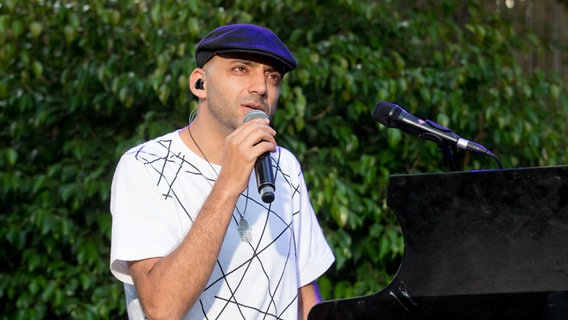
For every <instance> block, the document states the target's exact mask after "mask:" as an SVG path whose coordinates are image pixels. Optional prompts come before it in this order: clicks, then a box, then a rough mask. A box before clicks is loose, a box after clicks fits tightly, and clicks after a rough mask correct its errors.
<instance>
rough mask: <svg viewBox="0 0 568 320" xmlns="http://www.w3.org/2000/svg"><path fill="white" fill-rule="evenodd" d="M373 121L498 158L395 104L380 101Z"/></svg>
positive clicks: (427, 138)
mask: <svg viewBox="0 0 568 320" xmlns="http://www.w3.org/2000/svg"><path fill="white" fill-rule="evenodd" d="M373 119H375V121H378V122H380V123H381V124H383V125H384V126H386V127H391V128H400V129H403V130H407V131H410V132H412V133H415V134H417V135H418V136H419V137H420V138H422V139H425V140H430V141H434V142H436V143H437V144H438V145H440V144H442V145H450V146H456V147H458V148H460V149H463V150H466V151H470V152H473V153H477V154H481V155H487V156H490V157H493V158H496V156H495V155H494V154H493V153H492V152H491V151H489V150H488V149H487V148H485V147H484V146H482V145H480V144H479V143H476V142H473V141H469V140H467V139H464V138H462V137H460V136H458V135H457V134H455V133H453V132H452V130H450V129H448V128H446V127H444V126H442V125H439V124H437V123H436V122H434V121H431V120H422V119H420V118H417V117H415V116H413V115H412V114H410V113H408V112H407V111H406V110H404V109H402V108H401V107H399V106H398V105H396V104H394V103H390V102H385V101H379V102H378V103H377V105H376V106H375V110H373Z"/></svg>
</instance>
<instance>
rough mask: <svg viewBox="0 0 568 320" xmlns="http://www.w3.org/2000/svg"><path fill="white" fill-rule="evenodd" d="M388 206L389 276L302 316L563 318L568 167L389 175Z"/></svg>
mask: <svg viewBox="0 0 568 320" xmlns="http://www.w3.org/2000/svg"><path fill="white" fill-rule="evenodd" d="M388 204H389V207H390V208H391V209H392V210H393V211H394V213H395V214H396V216H397V218H398V220H399V222H400V225H401V228H402V230H403V234H404V240H405V253H404V257H403V260H402V263H401V267H400V269H399V272H398V273H397V275H396V276H395V278H394V279H393V281H392V282H391V283H390V284H389V285H388V286H387V287H386V288H385V289H384V290H382V291H380V292H378V293H376V294H373V295H369V296H365V297H358V298H351V299H343V300H334V301H326V302H323V303H321V304H319V305H317V306H315V307H314V308H313V309H312V311H311V313H310V317H309V319H311V320H319V319H379V318H380V319H471V320H474V319H499V320H507V319H546V320H557V319H568V166H561V167H543V168H522V169H505V170H490V171H478V172H453V173H442V174H423V175H396V176H391V178H390V184H389V194H388Z"/></svg>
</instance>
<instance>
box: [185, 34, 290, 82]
mask: <svg viewBox="0 0 568 320" xmlns="http://www.w3.org/2000/svg"><path fill="white" fill-rule="evenodd" d="M218 53H247V54H254V55H259V56H263V57H267V58H271V59H273V60H275V61H276V62H279V63H282V67H283V73H286V72H288V71H291V70H293V69H294V68H296V60H295V59H294V57H293V56H292V53H291V52H290V50H288V48H287V47H286V45H284V43H283V42H282V41H281V40H280V39H279V38H278V36H276V35H275V34H274V33H273V32H272V31H270V30H269V29H267V28H264V27H260V26H256V25H252V24H230V25H226V26H221V27H218V28H217V29H215V30H213V31H211V32H210V33H209V34H208V35H206V36H205V38H203V39H201V41H199V43H198V44H197V47H196V49H195V61H196V63H197V67H198V68H202V67H203V65H205V63H206V62H207V61H209V60H210V59H211V58H213V56H215V55H216V54H218Z"/></svg>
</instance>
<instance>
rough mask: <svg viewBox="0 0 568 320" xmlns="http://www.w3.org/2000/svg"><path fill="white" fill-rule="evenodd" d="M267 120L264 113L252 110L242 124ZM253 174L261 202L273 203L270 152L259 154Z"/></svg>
mask: <svg viewBox="0 0 568 320" xmlns="http://www.w3.org/2000/svg"><path fill="white" fill-rule="evenodd" d="M259 118H261V119H268V116H267V115H266V113H264V112H262V111H260V110H254V111H251V112H249V113H247V115H246V116H245V118H244V120H243V122H247V121H250V120H252V119H259ZM254 172H255V175H256V185H257V186H258V193H260V197H261V198H262V201H264V202H265V203H271V202H272V201H274V189H275V187H274V176H273V175H272V160H271V159H270V152H265V153H263V154H261V155H260V156H259V157H258V158H257V159H256V162H255V163H254Z"/></svg>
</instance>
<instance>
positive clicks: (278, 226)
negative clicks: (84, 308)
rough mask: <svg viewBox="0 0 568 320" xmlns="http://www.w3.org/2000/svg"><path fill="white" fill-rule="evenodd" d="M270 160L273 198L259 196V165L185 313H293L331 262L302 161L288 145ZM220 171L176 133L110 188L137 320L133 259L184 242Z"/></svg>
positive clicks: (122, 167) (117, 247) (133, 152)
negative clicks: (242, 224)
mask: <svg viewBox="0 0 568 320" xmlns="http://www.w3.org/2000/svg"><path fill="white" fill-rule="evenodd" d="M271 158H272V167H273V172H274V180H275V187H276V191H275V200H274V201H273V202H272V203H270V204H266V203H264V202H263V201H262V200H261V198H260V195H259V194H258V191H257V187H256V180H255V176H254V171H253V174H251V178H250V181H249V187H248V189H247V190H246V191H245V192H243V194H242V195H241V196H240V198H239V200H238V202H237V205H236V208H235V210H234V212H233V219H232V221H231V223H230V224H229V227H228V230H227V233H226V235H225V240H224V242H223V245H222V248H221V251H220V254H219V257H218V260H217V263H216V265H215V268H214V270H213V273H212V275H211V278H210V279H209V281H208V283H207V285H206V286H205V289H204V291H203V293H202V295H201V297H200V299H199V300H198V301H197V302H196V304H195V305H194V307H193V308H192V309H191V310H190V311H189V313H188V314H187V315H186V317H185V319H256V318H263V319H296V318H297V292H298V288H299V287H301V286H304V285H306V284H308V283H310V282H312V281H314V280H315V279H317V278H318V277H319V276H320V275H322V274H323V273H324V272H325V271H326V270H327V269H328V268H329V266H330V265H331V264H332V263H333V261H334V257H333V254H332V252H331V249H330V248H329V245H328V244H327V242H326V240H325V238H324V236H323V234H322V231H321V228H320V226H319V224H318V222H317V219H316V217H315V214H314V212H313V209H312V206H311V204H310V202H309V198H308V191H307V189H306V185H305V182H304V179H303V174H302V171H301V168H300V165H299V163H298V161H297V160H296V158H295V157H294V156H293V155H292V154H291V153H290V152H289V151H287V150H286V149H283V148H277V151H276V152H274V153H271ZM213 168H214V170H213ZM213 168H212V165H211V164H209V163H208V162H207V161H205V160H204V159H202V158H200V157H199V156H198V155H196V154H195V153H193V152H192V151H191V150H190V149H189V148H187V147H186V146H185V144H184V143H183V141H182V140H181V138H180V136H179V133H178V132H172V133H169V134H167V135H164V136H162V137H159V138H156V139H154V140H152V141H149V142H146V143H144V144H141V145H139V146H136V147H134V148H132V149H130V150H129V151H128V152H126V153H125V154H124V155H123V156H122V158H121V159H120V161H119V164H118V166H117V169H116V172H115V175H114V179H113V183H112V189H111V212H112V216H113V222H112V242H111V260H110V269H111V271H112V273H113V275H114V276H115V277H116V278H117V279H119V280H120V281H122V282H123V283H124V284H125V292H126V296H127V297H126V298H127V306H128V312H129V316H130V317H131V319H137V316H136V315H137V314H138V315H139V316H140V318H141V319H143V313H142V310H141V308H140V303H139V300H138V297H137V295H136V290H135V288H134V286H132V285H133V282H132V277H131V276H130V274H129V272H128V265H127V261H133V260H141V259H145V258H152V257H163V256H166V255H168V254H169V253H170V252H172V251H173V250H174V249H175V248H176V247H177V246H178V245H179V244H180V242H181V241H182V240H183V238H184V237H185V235H186V234H187V232H188V230H189V229H190V228H191V225H192V222H193V221H194V220H195V217H196V215H197V214H198V212H199V210H200V208H201V205H202V204H203V202H204V201H205V198H206V197H207V196H208V194H209V192H210V191H211V189H212V186H213V184H214V183H215V180H216V178H217V173H218V172H219V171H220V170H221V167H220V166H216V165H213ZM241 216H242V217H244V219H245V220H246V221H247V222H248V224H249V225H250V229H249V230H250V234H249V236H250V239H251V240H250V242H248V241H243V240H242V238H241V235H240V234H239V231H238V224H239V221H240V220H241Z"/></svg>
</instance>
